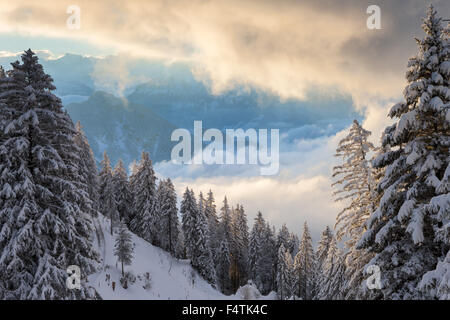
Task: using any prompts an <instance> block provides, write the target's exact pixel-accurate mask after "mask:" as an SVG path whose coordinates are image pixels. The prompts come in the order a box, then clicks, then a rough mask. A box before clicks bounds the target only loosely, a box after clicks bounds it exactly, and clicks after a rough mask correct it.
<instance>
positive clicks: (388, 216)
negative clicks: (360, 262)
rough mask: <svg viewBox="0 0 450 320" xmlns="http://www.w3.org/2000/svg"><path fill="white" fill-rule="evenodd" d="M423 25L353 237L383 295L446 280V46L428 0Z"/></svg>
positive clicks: (449, 141)
mask: <svg viewBox="0 0 450 320" xmlns="http://www.w3.org/2000/svg"><path fill="white" fill-rule="evenodd" d="M422 27H423V29H424V31H425V33H426V35H425V38H424V39H422V40H417V44H418V46H419V53H418V55H417V56H415V57H413V58H411V59H410V60H409V64H408V66H409V69H408V71H407V73H406V79H407V81H408V85H407V86H406V88H405V90H404V98H405V101H404V102H400V103H398V104H396V105H395V106H393V107H392V108H391V110H390V113H389V116H390V117H391V118H396V122H395V123H394V124H393V125H392V126H389V127H387V128H386V130H385V136H384V139H383V146H384V147H389V148H388V151H387V152H385V153H383V154H381V155H380V156H378V157H377V158H376V159H375V160H374V166H375V167H377V168H384V169H385V176H384V178H383V179H382V180H381V181H380V183H379V185H378V191H379V192H380V193H382V194H383V195H382V198H381V200H380V204H379V206H378V207H377V209H376V211H375V212H374V213H373V214H372V215H371V217H370V218H369V220H368V221H367V227H368V230H367V231H366V232H365V233H364V235H363V237H362V239H361V241H360V243H359V247H360V248H368V249H369V250H370V251H371V252H374V253H375V254H376V255H375V257H374V258H373V259H372V260H371V261H370V263H369V264H375V265H377V266H379V268H380V269H381V286H382V289H381V293H382V295H383V298H385V299H423V298H440V297H442V296H444V297H445V296H446V293H445V292H442V291H440V290H439V288H440V285H441V284H442V281H445V282H447V283H448V280H444V279H445V278H442V277H444V276H445V275H444V273H442V269H445V268H442V264H444V265H445V261H446V260H445V257H446V255H447V253H448V251H449V248H450V243H449V239H450V237H449V236H448V235H449V219H448V213H449V212H450V194H449V188H450V187H449V186H450V184H449V177H450V168H449V163H450V161H449V160H450V153H449V151H448V146H449V145H450V122H449V97H450V90H449V75H450V74H449V70H450V68H449V64H450V62H449V52H450V50H449V46H448V35H447V34H446V33H445V32H443V28H442V25H441V19H440V18H439V17H438V16H437V13H436V11H435V10H434V9H433V7H432V6H431V7H430V8H429V10H428V14H427V17H426V19H424V23H423V25H422ZM437 268H439V269H440V270H437ZM433 274H435V275H436V277H434V276H432V275H433ZM421 279H422V282H421V283H420V286H419V282H420V281H421ZM444 288H445V286H444ZM447 288H448V285H447ZM420 289H423V290H420ZM444 291H445V290H444ZM439 292H440V293H439ZM440 294H442V296H440Z"/></svg>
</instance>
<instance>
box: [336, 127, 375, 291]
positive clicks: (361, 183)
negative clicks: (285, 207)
mask: <svg viewBox="0 0 450 320" xmlns="http://www.w3.org/2000/svg"><path fill="white" fill-rule="evenodd" d="M369 136H370V132H369V131H367V130H365V129H364V128H363V127H362V126H361V125H360V124H359V122H358V121H357V120H354V121H353V125H352V126H351V128H350V130H349V132H348V134H347V136H345V137H344V138H343V139H342V140H341V141H340V142H339V145H338V148H337V150H336V156H337V157H340V158H342V164H341V165H338V166H336V167H334V168H333V171H334V172H333V177H334V178H337V179H338V180H337V181H336V182H335V183H333V186H338V187H339V189H338V190H337V191H336V192H335V193H334V194H335V195H337V196H338V198H337V199H336V201H345V202H346V204H345V207H344V209H343V210H342V211H341V212H340V213H339V214H338V216H337V220H336V228H337V231H336V237H337V240H341V239H342V238H343V237H345V238H346V241H345V245H346V246H347V248H348V250H349V253H348V254H347V255H346V265H347V268H346V270H347V278H348V281H349V282H348V283H347V284H345V285H344V291H345V293H344V295H345V296H346V297H347V298H349V299H354V298H356V297H357V296H360V295H361V294H362V292H363V291H364V288H363V287H362V284H363V281H364V266H365V265H366V264H367V263H368V262H369V261H370V259H371V258H372V254H371V253H369V252H367V250H365V249H357V248H356V243H357V242H358V241H359V240H360V238H361V235H362V233H363V232H364V231H365V222H366V221H367V219H368V217H369V216H370V214H371V213H372V212H373V211H375V198H376V196H375V180H374V174H373V171H372V166H371V164H370V162H369V159H368V153H369V152H373V151H374V150H375V148H374V146H373V144H372V143H371V142H369V141H368V138H369Z"/></svg>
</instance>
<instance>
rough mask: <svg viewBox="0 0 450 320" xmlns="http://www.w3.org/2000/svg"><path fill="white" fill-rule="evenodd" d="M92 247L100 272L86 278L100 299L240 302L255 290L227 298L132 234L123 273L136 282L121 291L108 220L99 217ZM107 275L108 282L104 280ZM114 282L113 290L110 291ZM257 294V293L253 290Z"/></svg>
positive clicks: (186, 266) (184, 265)
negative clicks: (97, 255)
mask: <svg viewBox="0 0 450 320" xmlns="http://www.w3.org/2000/svg"><path fill="white" fill-rule="evenodd" d="M95 224H96V229H97V230H96V234H97V235H96V239H95V244H96V246H97V249H98V251H99V253H100V255H101V256H102V261H101V264H100V265H99V272H97V273H95V274H92V275H90V276H89V279H88V281H89V283H88V284H89V286H92V287H94V288H95V289H96V290H97V292H98V293H99V294H100V296H101V297H102V298H103V299H108V300H112V299H121V300H125V299H182V300H184V299H200V300H207V299H242V298H244V296H243V292H244V291H245V292H248V291H249V290H250V291H255V290H256V288H246V287H247V286H246V287H244V288H246V289H245V290H244V291H243V290H240V291H238V292H237V294H236V295H232V296H226V295H223V294H222V293H220V292H219V291H218V290H216V289H214V288H213V287H212V286H211V285H210V284H208V283H207V282H206V281H205V280H203V279H202V278H201V277H200V276H199V275H198V274H197V272H196V271H195V270H193V269H192V267H191V266H190V264H189V261H188V260H179V259H175V258H173V257H172V256H171V255H170V254H169V253H167V252H165V251H164V250H162V249H160V248H157V247H155V246H152V245H151V244H150V243H148V242H147V241H145V240H143V239H141V238H139V237H137V236H136V235H134V234H132V241H133V242H134V245H135V247H134V259H133V263H132V265H130V266H126V267H125V272H127V271H130V272H132V274H133V275H134V276H135V277H136V282H135V283H133V284H130V283H129V284H128V288H127V289H124V288H123V287H122V286H121V284H120V278H121V266H120V264H119V263H117V258H116V257H115V256H114V254H113V251H114V242H115V235H114V236H111V234H110V233H109V219H107V218H105V217H103V216H101V215H100V216H99V217H98V219H96V221H95ZM147 272H148V273H149V274H150V278H151V286H150V288H149V289H145V288H144V286H145V273H147ZM107 275H110V280H109V281H107V280H106V278H107ZM112 282H115V290H114V291H113V289H112ZM256 291H257V290H256ZM246 296H247V298H248V297H254V298H260V299H270V298H273V296H274V295H273V294H271V295H269V296H267V297H265V296H260V295H259V293H254V292H253V293H251V294H248V293H247V294H246Z"/></svg>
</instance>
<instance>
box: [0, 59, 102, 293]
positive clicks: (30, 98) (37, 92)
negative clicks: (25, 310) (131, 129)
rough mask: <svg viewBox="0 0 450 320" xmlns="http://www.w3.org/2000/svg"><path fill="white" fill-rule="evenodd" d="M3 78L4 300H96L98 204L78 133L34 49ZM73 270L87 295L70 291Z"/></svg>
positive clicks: (0, 233) (0, 287)
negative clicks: (94, 210)
mask: <svg viewBox="0 0 450 320" xmlns="http://www.w3.org/2000/svg"><path fill="white" fill-rule="evenodd" d="M21 60H22V63H20V62H18V61H16V62H14V63H12V70H10V71H9V72H8V76H7V77H0V92H1V97H0V105H2V108H1V109H2V110H1V111H0V112H1V117H2V119H4V120H6V121H4V122H3V124H2V126H3V125H6V126H4V127H3V128H2V133H1V136H0V159H1V162H0V172H1V175H0V186H1V188H2V189H1V190H0V198H1V208H0V226H1V227H0V252H1V253H2V254H1V255H0V299H80V298H84V299H86V298H93V296H92V293H91V292H89V290H88V288H87V286H86V283H85V281H84V280H85V277H86V275H87V274H89V273H92V272H94V271H95V264H96V260H97V259H98V254H97V253H96V252H95V250H94V249H93V243H92V242H93V241H92V234H93V228H94V227H93V224H92V220H91V214H90V213H91V211H90V210H91V204H92V202H91V200H90V198H89V194H88V193H87V192H86V190H87V187H86V185H85V179H84V178H83V177H82V176H81V175H80V169H79V164H80V158H79V157H80V149H79V148H78V147H77V145H76V144H75V143H74V138H75V135H76V130H75V127H74V125H73V122H72V121H71V119H70V117H69V116H68V115H67V113H65V112H64V111H63V109H62V105H61V100H60V99H59V98H57V97H56V96H55V95H54V94H53V93H52V91H53V90H54V89H55V87H54V86H53V83H52V82H53V79H52V78H51V77H50V76H49V75H47V74H45V72H44V70H43V68H42V65H40V64H39V63H38V58H37V57H36V55H35V54H34V53H33V52H32V51H31V50H27V51H25V53H24V54H23V55H22V56H21ZM69 265H78V266H79V267H80V269H81V270H82V272H83V277H82V279H81V280H82V283H81V290H69V289H68V288H67V287H66V279H67V273H66V268H67V266H69Z"/></svg>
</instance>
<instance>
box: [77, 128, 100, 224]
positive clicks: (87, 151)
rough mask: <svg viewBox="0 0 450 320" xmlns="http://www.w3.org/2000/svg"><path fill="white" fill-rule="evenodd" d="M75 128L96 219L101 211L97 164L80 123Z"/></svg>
mask: <svg viewBox="0 0 450 320" xmlns="http://www.w3.org/2000/svg"><path fill="white" fill-rule="evenodd" d="M75 128H76V135H75V138H74V141H75V143H76V145H77V146H78V148H80V156H79V158H80V166H79V170H80V175H81V176H82V177H83V178H84V181H85V185H86V187H87V192H88V194H89V198H90V199H91V201H92V211H91V215H92V216H93V217H96V216H97V212H98V210H99V193H98V192H99V181H98V172H97V164H96V162H95V158H94V153H93V152H92V149H91V146H90V145H89V142H88V140H87V138H86V135H85V134H84V132H83V129H82V126H81V123H80V122H79V121H78V122H77V123H76V126H75Z"/></svg>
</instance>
